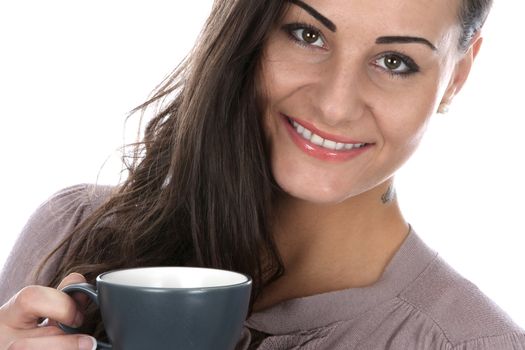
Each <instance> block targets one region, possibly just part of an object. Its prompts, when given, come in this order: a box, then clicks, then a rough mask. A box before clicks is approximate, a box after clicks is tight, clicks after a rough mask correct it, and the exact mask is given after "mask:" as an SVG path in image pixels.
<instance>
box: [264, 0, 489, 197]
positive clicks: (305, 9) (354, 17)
mask: <svg viewBox="0 0 525 350" xmlns="http://www.w3.org/2000/svg"><path fill="white" fill-rule="evenodd" d="M459 1H460V0H454V1H442V0H398V1H383V0H307V1H304V2H302V1H299V0H293V1H290V6H289V9H288V10H287V12H286V13H285V15H284V16H283V18H282V20H281V21H280V22H279V23H278V24H277V25H276V27H275V29H274V30H273V31H272V33H271V35H270V37H269V40H268V42H267V44H266V47H265V52H264V55H263V58H262V69H261V72H260V74H261V75H260V77H261V78H260V79H261V82H262V84H263V86H264V88H265V92H266V98H267V100H266V101H267V109H266V111H265V125H266V133H267V136H268V138H269V141H270V144H271V163H272V171H273V175H274V177H275V179H276V181H277V183H278V184H279V186H280V187H281V188H282V189H283V190H284V191H285V192H287V193H289V194H290V195H292V196H294V197H297V198H301V199H305V200H309V201H313V202H322V203H338V202H341V201H344V200H345V199H348V198H350V197H353V196H356V195H359V194H361V193H363V192H365V191H368V190H370V189H372V188H375V187H376V186H378V185H380V184H381V183H383V182H384V181H385V180H387V179H389V178H390V177H391V176H392V175H393V174H394V172H395V171H396V170H397V169H398V168H399V167H400V166H401V165H402V164H403V163H404V162H405V161H406V160H407V159H408V158H409V157H410V155H411V154H412V153H413V152H414V151H415V149H416V147H417V145H418V144H419V142H420V140H421V137H422V135H423V133H424V130H425V128H426V125H427V122H428V120H429V118H430V116H431V115H432V114H433V113H434V112H435V110H436V109H437V106H438V105H439V103H440V102H442V101H445V102H448V101H449V100H450V99H451V98H452V97H453V95H454V94H455V93H456V92H457V91H458V90H459V89H460V88H461V86H462V84H463V82H464V80H465V79H466V76H467V75H468V72H469V69H470V66H471V64H472V60H473V56H474V55H475V52H477V49H475V50H469V52H467V53H466V54H461V53H460V52H458V50H457V42H458V38H459V35H460V29H459V25H458V21H457V11H458V9H459ZM480 42H481V41H479V43H480ZM479 43H477V44H476V45H478V47H479Z"/></svg>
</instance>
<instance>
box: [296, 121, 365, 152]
mask: <svg viewBox="0 0 525 350" xmlns="http://www.w3.org/2000/svg"><path fill="white" fill-rule="evenodd" d="M292 125H293V127H294V128H295V130H296V131H297V133H298V134H299V135H301V136H302V137H303V138H304V139H305V140H308V141H310V142H311V143H313V144H314V145H317V146H321V147H324V148H327V149H330V150H338V151H339V150H342V149H345V150H351V149H354V148H361V147H364V146H365V145H366V143H341V142H335V141H332V140H327V139H323V138H322V137H321V136H319V135H316V134H314V133H313V132H311V131H310V130H308V129H306V128H305V127H304V126H302V125H300V124H299V123H297V122H296V121H293V122H292Z"/></svg>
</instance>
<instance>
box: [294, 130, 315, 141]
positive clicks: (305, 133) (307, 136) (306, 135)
mask: <svg viewBox="0 0 525 350" xmlns="http://www.w3.org/2000/svg"><path fill="white" fill-rule="evenodd" d="M297 132H299V130H298V131H297ZM302 134H303V137H304V138H305V139H306V140H310V139H311V138H312V132H311V131H310V130H308V129H304V131H303V133H302Z"/></svg>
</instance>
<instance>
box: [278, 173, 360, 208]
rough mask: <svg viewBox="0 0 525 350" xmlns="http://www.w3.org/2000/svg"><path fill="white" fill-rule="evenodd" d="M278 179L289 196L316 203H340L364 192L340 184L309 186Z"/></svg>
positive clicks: (280, 185)
mask: <svg viewBox="0 0 525 350" xmlns="http://www.w3.org/2000/svg"><path fill="white" fill-rule="evenodd" d="M276 180H277V184H278V185H279V187H280V188H281V190H282V191H283V192H284V193H285V194H287V195H288V196H291V197H293V198H296V199H299V200H303V201H307V202H311V203H316V204H338V203H341V202H343V201H345V200H347V199H348V198H351V197H354V196H356V195H358V194H360V193H361V192H362V191H358V190H356V189H351V188H346V189H344V188H342V187H341V186H338V185H334V186H329V185H324V186H323V185H319V184H318V185H315V186H311V185H310V186H309V185H306V184H304V183H301V184H290V183H282V182H280V181H278V179H276Z"/></svg>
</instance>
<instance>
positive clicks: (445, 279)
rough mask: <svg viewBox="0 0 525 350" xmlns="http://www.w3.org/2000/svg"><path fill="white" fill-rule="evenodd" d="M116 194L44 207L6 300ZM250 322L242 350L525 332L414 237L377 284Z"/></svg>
mask: <svg viewBox="0 0 525 350" xmlns="http://www.w3.org/2000/svg"><path fill="white" fill-rule="evenodd" d="M110 192H111V188H110V187H104V186H91V185H78V186H74V187H70V188H67V189H65V190H62V191H60V192H59V193H57V194H56V195H54V196H53V197H52V198H51V199H49V200H48V201H47V202H46V203H44V204H43V205H42V206H40V207H39V208H38V210H37V211H36V212H35V213H34V214H33V216H32V217H31V219H30V220H29V221H28V223H27V225H26V226H25V228H24V230H23V232H22V233H21V235H20V236H19V238H18V240H17V242H16V244H15V246H14V249H13V251H12V252H11V255H10V256H9V258H8V260H7V262H6V264H5V265H4V268H3V269H2V272H1V274H0V303H1V304H3V303H4V302H5V301H6V300H8V299H9V298H10V297H11V296H12V295H13V294H14V293H16V292H17V291H18V290H19V289H21V288H22V287H23V286H25V285H28V284H31V283H34V281H33V280H32V279H31V276H32V275H31V271H32V270H33V268H34V267H35V266H36V264H37V263H38V262H39V261H40V260H41V259H42V257H43V256H45V255H46V254H47V253H48V252H49V251H50V249H52V248H53V247H54V246H55V245H56V244H57V242H59V241H60V240H61V239H62V238H63V237H64V236H65V235H66V234H67V233H68V232H70V231H71V229H72V228H73V227H74V226H75V225H76V224H78V222H80V221H81V220H82V219H83V218H84V217H86V215H88V214H89V213H90V212H91V211H92V210H93V208H95V207H96V206H97V205H100V204H101V202H102V201H103V200H104V199H105V198H107V196H108V195H109V193H110ZM59 258H60V255H57V256H56V258H55V259H54V260H53V261H50V263H49V264H48V265H47V266H46V268H45V269H44V273H43V274H42V277H41V278H40V280H39V281H38V283H40V284H46V283H47V281H48V280H49V276H50V273H51V271H53V269H54V268H55V267H56V264H57V262H58V259H59ZM245 326H246V327H245V329H244V331H243V334H242V338H241V340H240V342H239V344H238V346H237V347H236V350H248V349H250V350H251V349H258V350H292V349H293V350H295V349H305V350H308V349H312V350H313V349H316V350H350V349H360V350H365V349H366V350H383V349H389V350H409V349H414V350H422V349H443V350H445V349H446V350H459V349H462V350H485V349H486V350H488V349H490V350H518V349H521V350H525V332H524V331H523V329H521V328H520V327H519V326H517V325H516V324H515V323H514V322H512V320H511V319H510V318H509V317H508V316H507V315H506V314H505V312H504V311H502V310H501V309H500V308H498V307H497V306H496V305H495V304H494V303H493V302H491V301H490V300H489V299H488V298H487V297H486V296H485V295H483V293H482V292H481V291H480V290H479V289H478V288H477V287H476V286H475V285H473V284H472V283H470V282H469V281H467V280H465V279H464V278H462V277H461V276H460V275H459V274H458V273H457V272H455V271H454V270H453V269H452V268H451V267H450V266H449V265H447V264H446V263H445V262H444V261H443V260H442V259H441V258H440V257H439V256H438V255H437V254H436V253H435V252H434V251H432V250H431V249H429V248H428V247H427V246H426V245H425V243H424V242H423V241H422V240H421V239H420V238H419V237H418V236H417V234H416V233H415V232H413V231H412V232H410V234H409V235H408V237H407V238H406V239H405V242H404V243H403V244H402V246H401V247H400V249H399V250H398V252H397V253H396V254H395V256H394V258H393V259H392V260H391V261H390V263H389V264H388V266H387V268H386V269H385V271H384V273H383V275H382V277H381V279H380V280H379V281H377V282H376V283H374V284H373V285H371V286H368V287H364V288H352V289H347V290H341V291H334V292H330V293H324V294H319V295H313V296H308V297H304V298H298V299H292V300H288V301H285V302H282V303H279V304H277V305H275V306H272V307H270V308H268V309H266V310H264V311H261V312H257V313H254V314H252V315H251V316H250V318H249V319H248V320H246V323H245Z"/></svg>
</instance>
